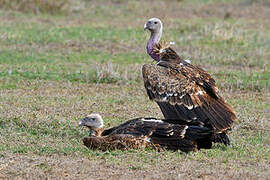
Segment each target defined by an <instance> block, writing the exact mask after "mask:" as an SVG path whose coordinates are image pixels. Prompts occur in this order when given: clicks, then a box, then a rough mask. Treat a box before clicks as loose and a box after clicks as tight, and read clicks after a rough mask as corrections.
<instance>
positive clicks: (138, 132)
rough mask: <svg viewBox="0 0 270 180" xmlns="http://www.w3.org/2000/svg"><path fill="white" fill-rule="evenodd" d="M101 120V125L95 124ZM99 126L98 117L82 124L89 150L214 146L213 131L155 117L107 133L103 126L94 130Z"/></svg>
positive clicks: (86, 119)
mask: <svg viewBox="0 0 270 180" xmlns="http://www.w3.org/2000/svg"><path fill="white" fill-rule="evenodd" d="M100 121H102V123H96V122H100ZM96 124H103V120H102V119H101V117H100V116H97V115H96V114H95V115H94V116H93V115H89V116H87V117H86V118H84V119H83V120H82V121H81V122H80V125H81V126H87V127H88V128H89V129H90V136H89V137H85V138H84V139H83V143H84V145H85V146H87V147H88V148H90V149H99V150H102V151H106V150H115V149H120V150H127V149H141V148H145V147H150V148H155V149H163V148H164V149H170V150H182V151H184V152H188V151H196V150H198V149H200V148H211V146H212V143H211V137H212V130H210V129H208V128H204V127H198V126H186V125H178V124H170V123H167V122H164V121H162V120H159V119H156V118H137V119H132V120H129V121H127V122H125V123H123V124H121V125H119V126H116V127H113V128H110V129H105V130H104V127H103V126H99V125H98V126H99V128H97V127H95V126H96ZM100 129H102V130H103V131H102V132H100Z"/></svg>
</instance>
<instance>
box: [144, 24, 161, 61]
mask: <svg viewBox="0 0 270 180" xmlns="http://www.w3.org/2000/svg"><path fill="white" fill-rule="evenodd" d="M161 36H162V27H161V28H160V30H159V31H158V32H155V31H153V32H151V36H150V39H149V40H148V42H147V47H146V49H147V53H148V54H149V55H150V56H151V57H152V58H153V59H154V60H155V61H157V62H159V60H160V58H159V55H158V54H156V53H154V47H155V45H156V44H157V43H159V41H160V38H161Z"/></svg>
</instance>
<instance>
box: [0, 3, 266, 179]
mask: <svg viewBox="0 0 270 180" xmlns="http://www.w3.org/2000/svg"><path fill="white" fill-rule="evenodd" d="M0 2H1V1H0ZM3 2H4V1H3ZM8 2H9V1H5V3H8ZM25 2H26V1H25ZM33 2H34V1H33ZM44 2H45V1H44ZM48 2H49V1H48ZM51 2H53V1H51ZM67 2H68V3H71V4H72V3H77V5H78V6H79V7H81V6H82V3H83V5H84V6H83V8H81V9H80V11H77V10H72V9H65V8H69V6H67V7H66V6H65V8H64V7H63V9H61V8H60V9H59V12H58V11H57V12H56V11H55V10H52V11H49V10H48V9H46V8H45V7H44V8H43V7H41V9H43V10H39V11H38V12H35V11H33V10H31V9H29V11H25V10H24V9H20V8H19V6H18V7H8V6H7V4H6V5H5V6H2V9H1V11H0V15H1V22H0V102H1V104H0V112H1V113H0V178H33V177H40V178H44V177H47V178H57V179H58V178H73V179H75V178H89V174H90V175H91V178H93V179H100V178H101V179H105V178H109V179H123V178H131V179H134V178H138V177H140V178H144V179H158V178H159V179H160V177H166V178H167V179H187V178H189V179H190V178H193V179H194V178H199V179H214V178H216V177H219V178H221V179H240V178H241V179H243V178H245V179H266V178H267V177H269V171H267V170H268V168H269V163H270V157H269V154H270V152H269V144H270V141H269V139H270V136H269V128H270V124H269V119H270V111H269V109H270V103H269V102H270V98H269V97H270V84H269V83H270V82H269V79H270V71H269V68H270V64H269V58H270V53H269V52H270V43H269V42H270V31H269V28H270V24H269V21H267V20H266V17H269V11H268V9H267V2H266V1H257V2H251V1H240V0H239V1H231V0H226V1H225V0H224V1H216V0H208V1H200V2H199V3H198V1H197V0H192V1H166V2H165V1H155V2H154V3H153V2H150V1H144V2H142V1H121V0H120V1H119V0H117V1H114V0H112V1H76V2H75V1H67ZM105 4H106V5H105ZM11 5H12V4H11ZM14 5H15V4H14ZM32 5H33V4H32ZM67 5H69V4H67ZM150 5H151V8H147V7H150ZM3 7H4V8H3ZM157 10H159V11H158V12H159V13H158V14H157V13H156V12H157ZM152 16H158V17H160V18H162V19H163V21H164V23H165V27H164V28H165V32H164V39H166V40H168V41H175V43H176V45H175V47H174V48H175V50H176V51H177V52H179V54H181V56H182V57H183V58H185V59H191V61H192V63H193V64H196V65H200V66H201V67H203V68H204V69H206V70H207V71H208V72H210V73H211V74H212V76H213V77H214V78H215V79H216V81H217V84H218V86H219V89H220V92H221V95H222V96H223V97H224V98H225V99H226V100H227V101H228V103H229V104H231V105H232V106H233V107H234V109H235V111H236V112H237V116H238V121H237V122H236V123H235V124H234V126H233V130H232V132H231V134H230V138H231V141H232V145H231V146H230V147H225V146H223V145H215V146H214V148H213V149H211V150H201V151H199V152H195V153H188V154H184V153H181V152H170V151H164V152H156V151H155V150H151V149H146V150H130V151H125V152H122V151H108V152H100V151H91V150H88V149H87V148H85V147H84V146H83V145H82V142H81V139H82V137H84V136H87V135H88V132H87V131H86V130H82V129H79V128H78V121H79V120H80V119H81V118H82V117H84V116H85V115H86V114H89V113H91V112H99V113H100V114H101V115H102V116H103V117H104V119H105V121H106V122H105V124H106V126H107V127H109V126H115V125H117V124H119V123H122V122H125V121H126V120H128V119H131V118H135V117H140V116H144V117H146V116H148V117H162V114H161V112H160V110H159V108H158V107H157V106H156V105H155V103H153V102H150V101H149V100H148V98H147V95H146V93H145V90H144V87H143V81H142V77H141V66H142V64H144V63H151V60H150V58H149V57H148V56H147V54H146V52H145V45H146V41H147V38H148V34H147V33H146V32H144V31H143V30H142V27H143V24H144V23H145V21H146V20H147V19H148V18H149V17H152ZM112 17H114V18H112Z"/></svg>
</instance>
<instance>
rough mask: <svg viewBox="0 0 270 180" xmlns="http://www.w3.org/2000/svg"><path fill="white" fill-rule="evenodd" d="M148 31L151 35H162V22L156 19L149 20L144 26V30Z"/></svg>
mask: <svg viewBox="0 0 270 180" xmlns="http://www.w3.org/2000/svg"><path fill="white" fill-rule="evenodd" d="M146 29H148V30H149V31H150V32H151V33H162V22H161V20H160V19H158V18H151V19H149V20H148V21H147V22H146V23H145V25H144V30H146Z"/></svg>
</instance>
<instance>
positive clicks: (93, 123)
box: [79, 114, 104, 136]
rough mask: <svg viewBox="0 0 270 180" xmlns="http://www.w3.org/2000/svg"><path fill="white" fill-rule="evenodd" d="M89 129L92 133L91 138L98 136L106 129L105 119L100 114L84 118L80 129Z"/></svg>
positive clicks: (80, 123)
mask: <svg viewBox="0 0 270 180" xmlns="http://www.w3.org/2000/svg"><path fill="white" fill-rule="evenodd" d="M83 126H85V127H88V128H89V129H90V130H91V131H90V136H91V135H92V136H93V135H94V136H96V135H97V134H99V133H98V132H99V131H100V130H102V129H103V128H104V124H103V119H102V117H101V116H100V115H99V114H90V115H88V116H86V117H85V118H83V119H82V120H81V121H80V122H79V127H83Z"/></svg>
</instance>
